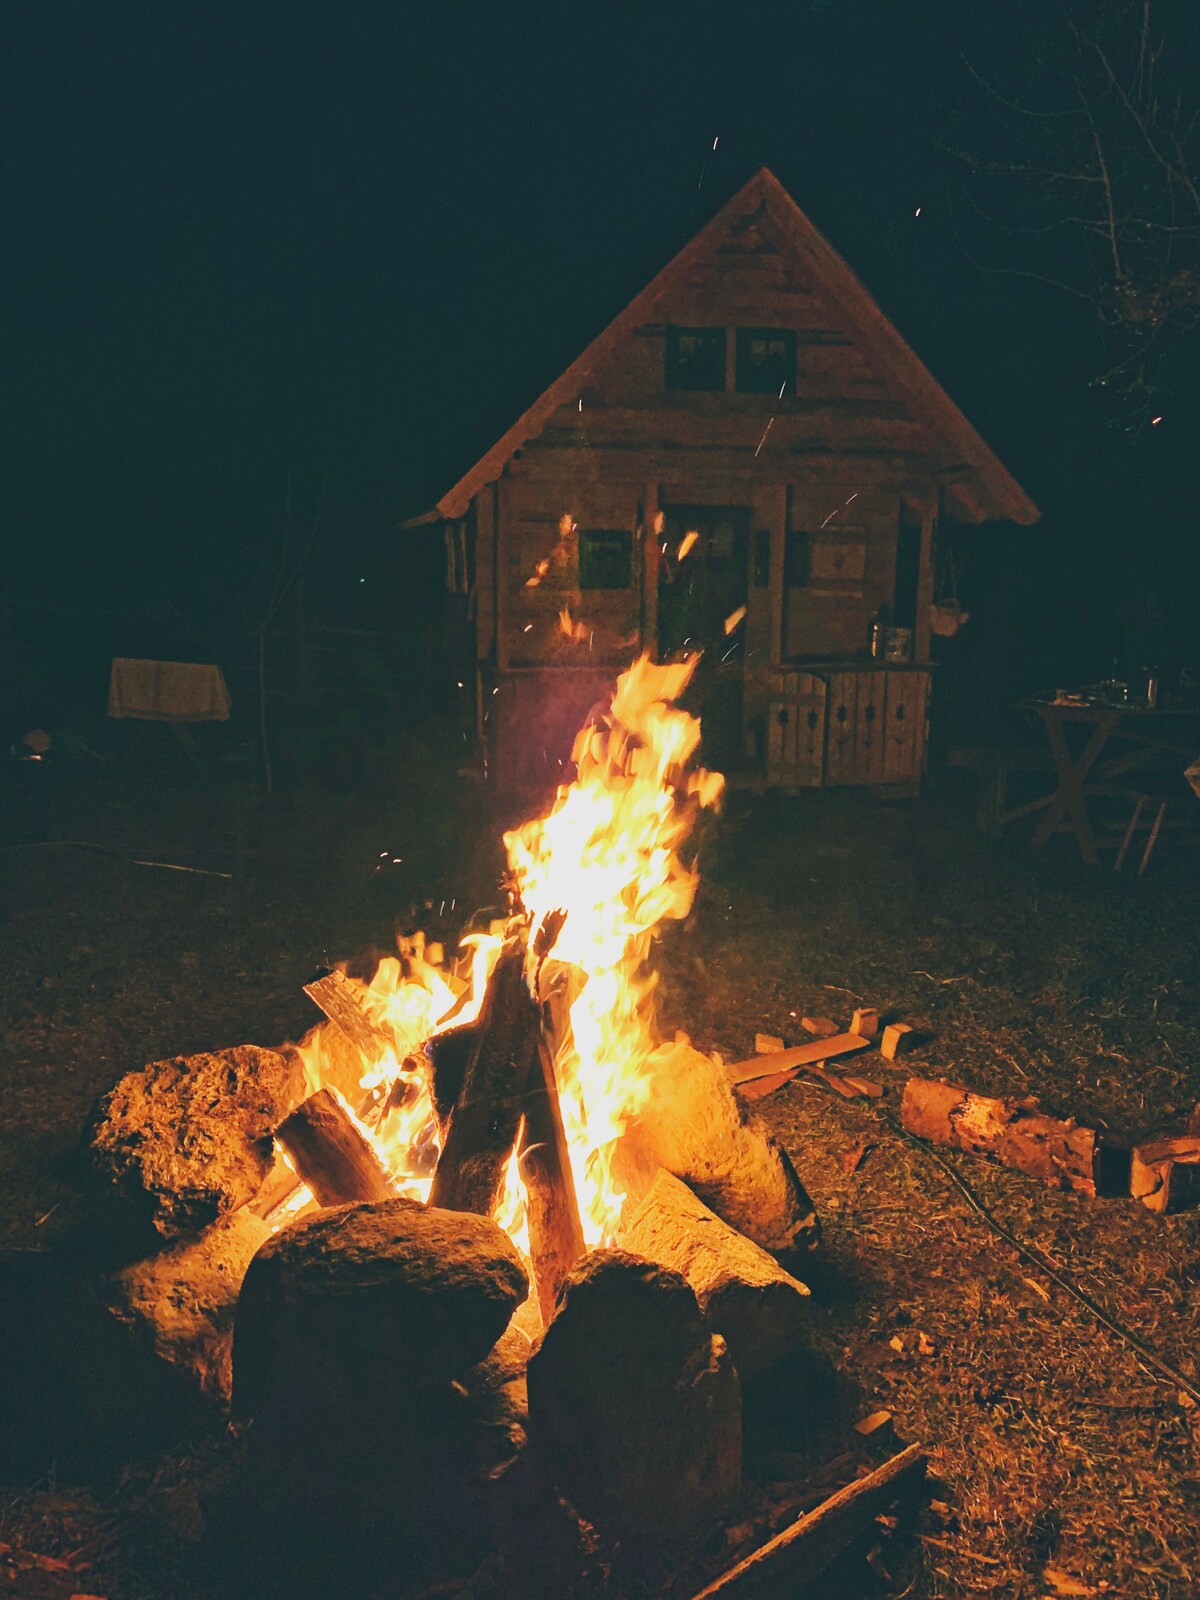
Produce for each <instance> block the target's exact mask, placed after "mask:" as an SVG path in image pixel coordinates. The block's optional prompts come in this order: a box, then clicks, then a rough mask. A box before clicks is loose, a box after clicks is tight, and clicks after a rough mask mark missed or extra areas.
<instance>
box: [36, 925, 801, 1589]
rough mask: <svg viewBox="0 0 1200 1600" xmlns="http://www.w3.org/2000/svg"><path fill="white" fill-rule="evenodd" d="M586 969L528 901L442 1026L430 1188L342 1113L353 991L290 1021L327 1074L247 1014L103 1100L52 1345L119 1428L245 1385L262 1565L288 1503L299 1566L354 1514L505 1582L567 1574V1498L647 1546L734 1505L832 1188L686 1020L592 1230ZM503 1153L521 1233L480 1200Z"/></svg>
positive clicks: (560, 1578) (351, 1107)
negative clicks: (574, 1113)
mask: <svg viewBox="0 0 1200 1600" xmlns="http://www.w3.org/2000/svg"><path fill="white" fill-rule="evenodd" d="M550 942H552V939H551V940H550ZM531 967H532V969H533V971H534V974H535V985H536V988H537V991H538V996H537V998H534V997H533V996H532V995H531V993H530V987H529V977H528V974H529V972H530V969H531ZM581 982H582V980H581V978H580V976H579V975H578V974H577V973H575V971H574V969H567V968H564V967H563V966H562V965H561V964H555V963H554V962H552V961H551V962H547V961H546V960H545V951H544V950H542V951H537V950H535V951H534V952H533V953H532V957H531V956H530V953H529V952H528V951H527V948H526V943H525V936H524V931H523V929H522V928H520V927H519V926H515V927H512V928H510V930H509V936H508V938H507V939H506V942H505V944H504V946H503V948H502V950H501V952H500V955H499V958H498V960H497V963H496V965H495V968H494V970H493V974H492V978H491V981H490V984H489V986H488V990H487V993H486V996H485V998H484V1003H483V1006H482V1009H481V1010H480V1012H479V1015H478V1018H477V1019H476V1020H475V1021H474V1022H472V1023H469V1024H465V1025H462V1026H459V1027H456V1028H454V1029H452V1030H450V1031H448V1032H447V1033H446V1034H445V1035H442V1036H440V1037H438V1038H435V1039H434V1040H433V1041H431V1043H430V1046H429V1048H428V1051H427V1058H428V1059H427V1062H426V1070H427V1071H428V1073H429V1078H430V1089H431V1096H432V1101H433V1105H434V1109H435V1114H436V1117H437V1123H438V1126H439V1128H440V1132H441V1140H442V1148H441V1153H440V1156H439V1157H438V1160H437V1165H436V1170H435V1171H434V1172H433V1177H432V1189H431V1192H430V1197H429V1202H428V1204H426V1205H422V1204H420V1203H419V1202H417V1201H415V1200H412V1199H406V1198H403V1197H402V1196H400V1194H399V1193H398V1189H397V1185H396V1181H395V1179H394V1177H393V1174H392V1172H391V1171H390V1170H389V1168H388V1166H387V1165H386V1164H385V1162H384V1161H383V1160H382V1159H381V1156H380V1155H379V1153H378V1151H377V1148H376V1146H375V1144H374V1143H373V1142H372V1140H371V1138H370V1137H369V1130H368V1129H367V1127H365V1126H364V1124H363V1122H361V1121H360V1120H359V1118H360V1116H363V1115H366V1114H367V1111H368V1108H367V1106H366V1105H365V1103H362V1102H361V1100H360V1101H359V1103H357V1104H356V1103H355V1101H354V1098H353V1096H354V1093H355V1086H356V1080H357V1076H358V1075H359V1072H358V1068H359V1067H361V1065H362V1061H363V1056H364V1051H365V1050H366V1049H367V1047H368V1045H369V1044H370V1040H369V1038H368V1034H369V1028H368V1030H367V1032H366V1033H364V1032H363V1030H362V1028H360V1027H359V1025H358V1024H357V1023H356V1021H355V1019H354V1018H353V1016H350V1015H348V1014H344V1015H342V1016H341V1018H340V1020H339V1021H334V1020H332V1019H331V1020H329V1021H327V1022H326V1023H324V1024H323V1025H322V1028H321V1030H320V1039H319V1043H320V1049H319V1050H318V1051H316V1052H314V1051H313V1050H309V1051H308V1052H306V1055H307V1060H308V1062H309V1070H310V1072H311V1062H312V1060H313V1059H314V1056H315V1057H316V1058H317V1059H318V1060H319V1061H320V1062H321V1063H322V1065H323V1066H324V1065H325V1064H331V1070H330V1077H331V1078H332V1079H333V1083H327V1084H325V1085H324V1086H322V1087H319V1088H316V1089H314V1088H313V1085H312V1083H311V1082H310V1081H308V1080H307V1079H306V1076H305V1072H304V1070H303V1065H302V1063H301V1060H300V1058H299V1057H298V1055H297V1054H296V1052H295V1051H292V1050H286V1049H285V1050H283V1051H269V1050H261V1049H257V1048H256V1047H251V1046H242V1047H239V1048H237V1049H234V1050H228V1051H221V1052H216V1053H213V1054H210V1055H205V1056H200V1057H194V1058H190V1059H176V1060H173V1061H170V1062H157V1063H152V1064H151V1065H150V1066H148V1067H146V1068H144V1069H142V1070H141V1071H140V1072H135V1073H130V1074H128V1075H127V1076H126V1077H125V1078H123V1079H122V1080H121V1081H120V1083H119V1084H118V1085H117V1086H116V1088H115V1089H114V1090H113V1091H112V1092H111V1093H110V1094H109V1095H108V1096H106V1097H105V1098H104V1099H103V1100H102V1101H101V1102H100V1103H99V1104H98V1105H97V1107H96V1109H95V1111H94V1113H93V1115H92V1118H91V1120H90V1122H89V1125H88V1128H87V1130H86V1139H85V1146H86V1151H87V1155H88V1160H89V1163H90V1167H91V1172H92V1179H93V1185H94V1188H95V1190H96V1193H97V1196H98V1202H99V1203H98V1205H97V1208H96V1215H97V1217H103V1218H104V1219H105V1225H106V1227H107V1229H108V1234H109V1237H110V1238H112V1239H113V1240H114V1241H119V1244H114V1246H113V1251H112V1252H111V1253H110V1255H109V1256H108V1257H106V1258H105V1260H104V1261H103V1262H102V1263H101V1265H100V1267H99V1268H97V1266H96V1264H95V1261H94V1260H89V1262H88V1264H87V1265H86V1267H84V1268H73V1269H72V1271H71V1272H70V1273H68V1274H66V1275H64V1276H63V1279H62V1282H61V1284H60V1287H59V1290H58V1303H57V1307H56V1320H57V1323H58V1334H59V1338H60V1340H61V1343H62V1345H63V1355H64V1360H65V1362H66V1364H67V1365H68V1367H70V1368H71V1369H72V1371H73V1375H74V1378H75V1382H76V1387H77V1388H78V1390H79V1392H80V1396H81V1399H83V1400H84V1401H85V1403H86V1404H87V1405H88V1407H89V1409H90V1410H91V1411H92V1412H93V1414H94V1415H95V1416H96V1419H97V1420H98V1421H100V1422H101V1423H102V1424H103V1425H104V1426H106V1427H113V1426H123V1427H128V1425H129V1424H130V1423H131V1421H132V1419H134V1418H135V1417H141V1418H143V1419H145V1418H146V1417H147V1416H148V1415H153V1417H154V1419H155V1421H156V1422H158V1423H163V1422H169V1423H171V1424H172V1425H182V1424H186V1425H188V1426H191V1425H193V1424H194V1423H195V1421H196V1420H198V1419H203V1418H205V1417H207V1418H208V1420H210V1421H216V1422H221V1421H223V1420H224V1419H225V1418H226V1417H227V1416H228V1414H229V1411H230V1406H231V1404H232V1413H233V1416H234V1419H235V1421H236V1422H237V1424H238V1426H239V1427H245V1426H249V1428H250V1432H249V1440H248V1448H247V1452H246V1465H245V1469H244V1480H245V1481H244V1485H243V1493H242V1495H241V1497H240V1498H241V1503H242V1505H243V1509H244V1526H243V1529H242V1532H243V1534H244V1536H245V1538H246V1540H247V1547H248V1549H249V1548H250V1547H251V1546H254V1545H255V1542H256V1540H257V1541H259V1542H260V1543H261V1541H262V1539H263V1538H265V1539H266V1546H265V1547H264V1548H263V1549H262V1551H261V1552H260V1553H261V1555H262V1559H263V1560H264V1562H265V1563H267V1564H268V1565H270V1566H271V1567H272V1570H277V1569H278V1566H279V1563H280V1560H281V1551H280V1548H279V1546H278V1542H277V1541H275V1540H274V1539H273V1538H272V1537H271V1536H270V1535H269V1534H266V1535H265V1534H264V1533H263V1530H269V1529H271V1528H275V1527H286V1528H287V1529H288V1530H290V1531H289V1533H288V1536H287V1542H288V1551H287V1557H288V1558H289V1559H294V1560H295V1561H296V1563H297V1569H296V1570H297V1573H301V1572H303V1573H304V1574H305V1575H306V1576H309V1577H311V1563H312V1562H313V1561H315V1560H318V1559H319V1552H320V1550H322V1549H324V1548H326V1547H329V1548H336V1549H337V1550H338V1551H339V1552H340V1553H341V1555H343V1556H344V1552H345V1551H346V1549H347V1547H348V1545H352V1544H354V1543H355V1541H360V1542H361V1544H362V1546H363V1548H364V1549H365V1550H367V1551H369V1552H370V1557H371V1560H372V1561H374V1562H381V1561H384V1560H395V1561H397V1562H400V1563H402V1564H403V1566H404V1567H405V1570H408V1571H411V1572H412V1573H414V1574H417V1575H425V1576H427V1577H428V1579H429V1581H430V1582H431V1583H436V1582H439V1581H444V1580H446V1579H448V1578H453V1577H456V1576H464V1575H465V1573H466V1572H467V1571H470V1570H473V1568H474V1566H475V1565H477V1564H478V1563H479V1562H481V1561H484V1560H485V1559H489V1558H490V1559H496V1558H497V1552H499V1557H498V1558H499V1559H500V1560H501V1562H502V1564H506V1565H507V1570H508V1572H509V1574H510V1576H512V1577H513V1582H514V1584H515V1589H514V1592H520V1593H531V1594H532V1593H537V1592H545V1593H564V1594H565V1593H567V1592H568V1591H569V1589H570V1587H571V1583H572V1582H573V1581H574V1580H573V1576H572V1574H573V1573H574V1572H575V1570H576V1567H577V1564H578V1561H579V1559H580V1537H581V1534H580V1522H579V1519H580V1518H584V1519H586V1523H587V1525H589V1526H590V1527H591V1529H592V1530H593V1536H595V1537H598V1538H599V1539H600V1540H601V1541H602V1543H603V1544H604V1546H605V1548H608V1549H609V1550H610V1551H611V1552H615V1553H616V1558H617V1559H619V1560H623V1561H624V1562H625V1563H626V1564H628V1565H631V1566H632V1567H634V1568H635V1569H636V1570H637V1571H638V1572H640V1573H642V1574H643V1575H645V1574H648V1573H651V1572H654V1573H657V1574H659V1575H660V1576H661V1575H662V1574H663V1573H665V1572H666V1571H667V1569H668V1568H669V1566H670V1565H671V1563H672V1562H675V1561H677V1560H678V1559H680V1557H681V1553H682V1552H683V1551H685V1550H689V1551H693V1552H694V1551H695V1550H696V1549H697V1548H703V1547H704V1544H703V1542H704V1539H705V1537H706V1536H707V1535H708V1533H709V1532H710V1531H711V1530H712V1528H713V1527H714V1526H717V1525H719V1524H720V1523H721V1521H722V1519H727V1518H733V1517H734V1516H735V1514H738V1515H742V1514H744V1504H745V1490H744V1485H743V1479H742V1392H743V1389H744V1387H745V1385H746V1384H747V1383H751V1384H759V1383H761V1382H762V1380H763V1377H764V1375H766V1374H770V1373H771V1372H772V1371H774V1370H775V1369H776V1368H777V1367H778V1366H779V1364H780V1363H781V1362H784V1361H786V1360H787V1359H788V1358H789V1357H791V1356H792V1355H794V1354H795V1353H796V1352H797V1351H799V1350H802V1349H803V1348H804V1347H805V1346H806V1343H807V1337H808V1316H807V1297H808V1289H807V1288H806V1286H805V1285H804V1283H803V1282H802V1281H801V1279H800V1278H798V1277H796V1276H794V1275H793V1270H790V1269H798V1263H799V1262H800V1260H801V1259H802V1257H803V1256H804V1255H805V1254H806V1253H807V1252H809V1251H811V1250H812V1249H813V1248H814V1247H815V1245H816V1243H817V1237H818V1230H817V1221H816V1215H815V1212H814V1210H813V1207H812V1204H811V1202H810V1200H809V1198H808V1196H807V1195H806V1193H805V1192H804V1188H803V1186H802V1184H801V1182H800V1180H799V1178H798V1176H797V1174H796V1172H795V1169H794V1167H793V1166H792V1164H791V1162H790V1161H789V1159H788V1157H787V1154H786V1152H785V1151H784V1150H783V1149H782V1147H781V1146H779V1145H778V1143H777V1142H776V1141H775V1140H774V1139H773V1138H772V1137H771V1135H770V1134H769V1133H768V1132H767V1131H766V1129H765V1127H764V1126H763V1125H762V1124H761V1122H760V1121H759V1120H758V1119H757V1118H756V1117H755V1116H753V1115H752V1114H751V1113H750V1111H749V1110H748V1108H747V1106H746V1104H745V1103H744V1102H743V1101H742V1100H741V1099H740V1098H739V1097H738V1096H737V1095H736V1094H735V1092H734V1090H733V1087H732V1085H731V1083H730V1081H729V1077H728V1075H727V1073H726V1071H725V1070H724V1068H723V1067H722V1066H721V1065H720V1064H719V1063H718V1062H717V1061H715V1060H713V1059H710V1058H709V1057H708V1056H706V1055H704V1054H702V1053H701V1052H699V1051H697V1050H694V1049H692V1048H691V1047H690V1046H688V1045H686V1044H683V1043H675V1044H671V1045H665V1046H662V1047H660V1048H659V1049H658V1050H657V1052H656V1053H655V1055H654V1057H653V1059H652V1062H651V1081H650V1088H649V1094H648V1097H647V1100H646V1104H645V1106H644V1108H643V1110H642V1111H641V1112H640V1113H639V1114H638V1115H637V1116H635V1117H634V1118H633V1119H632V1121H631V1123H630V1125H629V1126H628V1128H627V1130H626V1133H625V1135H624V1136H623V1138H622V1140H621V1141H620V1143H619V1146H618V1150H617V1158H616V1163H615V1170H616V1174H617V1177H618V1180H619V1181H620V1182H621V1184H622V1185H623V1187H624V1189H625V1191H626V1194H627V1199H626V1204H625V1208H624V1212H623V1217H622V1224H621V1227H620V1229H619V1232H618V1237H617V1239H616V1240H615V1241H614V1247H613V1248H607V1249H603V1250H594V1251H592V1252H591V1253H589V1252H588V1251H587V1249H586V1248H585V1243H584V1231H583V1225H582V1223H581V1218H580V1206H579V1201H578V1197H577V1195H576V1192H575V1186H574V1182H573V1178H572V1170H571V1160H570V1152H569V1149H568V1143H567V1138H566V1135H565V1132H564V1128H563V1119H562V1115H561V1112H560V1108H559V1098H558V1096H559V1090H558V1082H557V1076H556V1067H555V1062H556V1059H557V1058H558V1057H559V1054H560V1051H561V1048H562V1047H563V1045H564V1041H565V1040H566V1037H567V1030H568V1029H569V1026H570V1022H569V1010H570V1004H571V1001H572V999H573V998H574V997H575V996H576V995H577V994H578V992H579V988H580V984H581ZM326 987H327V988H328V987H329V986H326ZM314 990H315V992H316V993H317V994H324V993H325V991H324V990H322V989H321V988H320V986H319V985H318V986H314ZM314 990H310V992H314ZM347 992H348V991H347V987H346V986H345V985H340V984H339V985H335V986H333V989H332V990H331V991H330V994H329V996H328V997H327V998H328V999H329V1004H330V1009H331V1011H334V1010H337V1011H340V1012H343V1013H345V1008H346V1006H347V1005H348V1004H350V1003H351V1002H350V1001H349V1000H348V998H347ZM322 1003H324V1002H322ZM376 1026H377V1023H372V1024H370V1027H376ZM405 1065H406V1069H409V1070H411V1069H413V1068H414V1066H415V1063H414V1062H413V1061H411V1060H409V1061H407V1062H406V1064H405ZM334 1085H336V1087H335V1086H334ZM514 1158H515V1159H516V1161H517V1162H518V1164H519V1170H520V1173H521V1176H522V1179H523V1182H524V1188H525V1196H526V1220H527V1223H528V1258H527V1259H525V1258H522V1256H521V1255H520V1254H519V1253H518V1252H517V1250H516V1249H515V1248H514V1246H513V1245H512V1243H511V1242H510V1240H509V1238H508V1236H507V1235H506V1234H505V1233H504V1232H503V1231H502V1229H501V1228H500V1227H499V1226H497V1224H496V1222H495V1221H494V1220H493V1217H494V1213H495V1212H496V1209H497V1203H498V1201H499V1200H500V1197H501V1194H502V1192H503V1191H504V1189H505V1184H506V1178H507V1175H508V1174H509V1172H510V1168H511V1164H512V1162H513V1160H514ZM304 1186H307V1192H306V1190H305V1188H304ZM297 1202H302V1204H300V1205H299V1207H298V1206H297ZM85 1280H86V1281H85ZM243 1280H244V1281H243ZM526 1370H528V1388H527V1380H526ZM185 1402H186V1403H185ZM135 1431H136V1430H135ZM397 1505H403V1506H404V1507H405V1508H406V1514H405V1515H404V1516H401V1517H397V1516H396V1515H395V1514H394V1510H393V1508H394V1507H395V1506H397ZM381 1526H386V1528H387V1530H388V1531H387V1534H386V1536H385V1537H384V1540H383V1546H382V1548H381V1542H380V1532H379V1530H380V1527H381ZM248 1559H251V1558H250V1557H248ZM285 1564H286V1562H285ZM713 1570H718V1569H715V1568H713V1567H712V1566H711V1565H710V1568H709V1571H710V1575H711V1572H712V1571H713ZM515 1575H519V1576H515ZM341 1576H342V1575H341V1573H340V1571H339V1573H338V1574H332V1573H331V1574H329V1581H330V1583H331V1584H334V1586H336V1585H337V1583H338V1582H340V1580H341Z"/></svg>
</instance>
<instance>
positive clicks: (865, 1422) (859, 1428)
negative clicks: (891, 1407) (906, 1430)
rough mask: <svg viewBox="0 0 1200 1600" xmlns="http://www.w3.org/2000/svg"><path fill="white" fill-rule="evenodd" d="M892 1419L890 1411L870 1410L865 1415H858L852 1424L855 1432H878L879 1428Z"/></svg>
mask: <svg viewBox="0 0 1200 1600" xmlns="http://www.w3.org/2000/svg"><path fill="white" fill-rule="evenodd" d="M891 1420H892V1413H891V1412H890V1411H871V1412H868V1414H867V1415H866V1416H865V1417H860V1418H859V1420H858V1421H857V1422H856V1423H855V1424H854V1431H855V1433H861V1434H864V1435H865V1434H868V1433H878V1431H879V1429H880V1428H882V1427H883V1426H884V1424H885V1423H888V1422H890V1421H891Z"/></svg>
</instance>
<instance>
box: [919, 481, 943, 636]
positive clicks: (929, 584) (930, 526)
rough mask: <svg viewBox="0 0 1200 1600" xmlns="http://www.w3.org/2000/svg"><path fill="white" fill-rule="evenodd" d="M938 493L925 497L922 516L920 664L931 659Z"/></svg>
mask: <svg viewBox="0 0 1200 1600" xmlns="http://www.w3.org/2000/svg"><path fill="white" fill-rule="evenodd" d="M938 499H939V496H938V493H937V491H936V490H934V492H933V493H932V494H929V495H927V496H925V497H924V499H923V502H922V504H921V507H920V513H921V558H920V567H919V571H918V576H917V626H916V639H915V641H914V642H915V645H916V653H915V656H914V659H915V660H916V661H928V660H929V608H930V607H931V606H932V605H933V580H934V563H935V561H936V559H937V524H938Z"/></svg>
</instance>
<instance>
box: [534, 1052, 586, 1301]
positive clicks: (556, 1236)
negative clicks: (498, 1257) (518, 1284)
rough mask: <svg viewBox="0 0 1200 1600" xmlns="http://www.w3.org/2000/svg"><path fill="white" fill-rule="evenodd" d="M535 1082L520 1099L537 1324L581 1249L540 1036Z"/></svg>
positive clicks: (553, 1086) (549, 1062)
mask: <svg viewBox="0 0 1200 1600" xmlns="http://www.w3.org/2000/svg"><path fill="white" fill-rule="evenodd" d="M534 1078H535V1081H534V1083H533V1085H532V1087H531V1088H530V1091H529V1095H528V1097H527V1099H526V1102H525V1136H524V1142H523V1148H522V1151H521V1176H522V1178H523V1179H524V1182H525V1194H526V1201H527V1208H528V1215H529V1254H530V1259H531V1261H532V1263H533V1277H534V1286H535V1288H536V1289H537V1297H538V1306H539V1308H540V1310H541V1313H542V1322H543V1323H544V1324H545V1325H546V1326H549V1324H550V1321H551V1319H552V1318H553V1316H554V1308H555V1305H556V1303H557V1301H558V1294H559V1290H560V1289H561V1288H562V1286H563V1284H564V1282H565V1281H566V1277H567V1274H568V1273H569V1272H570V1270H571V1268H572V1267H573V1266H574V1265H575V1263H576V1262H577V1261H578V1260H579V1258H580V1256H582V1255H583V1252H584V1240H583V1224H582V1223H581V1222H580V1219H579V1201H578V1198H577V1196H576V1194H575V1184H574V1181H573V1179H572V1176H571V1157H570V1152H569V1151H568V1148H567V1136H566V1133H565V1131H564V1129H563V1121H562V1111H561V1109H560V1107H559V1103H558V1084H557V1081H556V1079H555V1076H554V1061H553V1059H552V1057H551V1053H550V1045H549V1044H548V1042H547V1041H546V1040H545V1039H541V1040H539V1043H538V1051H537V1065H536V1066H535V1068H534Z"/></svg>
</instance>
